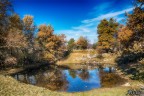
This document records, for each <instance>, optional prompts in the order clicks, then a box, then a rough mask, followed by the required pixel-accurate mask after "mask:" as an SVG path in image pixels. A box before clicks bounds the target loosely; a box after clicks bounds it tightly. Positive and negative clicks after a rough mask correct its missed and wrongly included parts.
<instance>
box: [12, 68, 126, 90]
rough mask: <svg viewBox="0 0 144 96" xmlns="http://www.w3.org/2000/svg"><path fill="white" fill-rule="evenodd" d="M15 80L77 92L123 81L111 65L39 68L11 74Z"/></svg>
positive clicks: (51, 88) (109, 85) (111, 85)
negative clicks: (86, 67) (76, 68)
mask: <svg viewBox="0 0 144 96" xmlns="http://www.w3.org/2000/svg"><path fill="white" fill-rule="evenodd" d="M12 76H13V77H15V78H16V79H17V80H19V81H21V82H24V83H28V84H33V85H36V86H40V87H45V88H48V89H50V90H55V91H66V92H79V91H87V90H91V89H94V88H100V87H113V86H116V85H119V84H122V83H123V81H124V80H123V79H122V78H121V77H120V76H118V75H117V74H115V73H114V68H113V67H106V68H104V67H102V66H100V67H98V68H96V69H92V70H86V69H81V70H71V69H61V68H40V69H37V70H35V69H33V70H28V71H24V72H21V73H17V74H14V75H12Z"/></svg>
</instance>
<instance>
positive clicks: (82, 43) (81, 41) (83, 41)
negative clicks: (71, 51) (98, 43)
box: [76, 36, 88, 49]
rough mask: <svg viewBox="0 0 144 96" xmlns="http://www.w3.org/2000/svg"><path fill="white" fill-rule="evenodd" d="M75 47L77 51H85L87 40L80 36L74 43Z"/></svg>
mask: <svg viewBox="0 0 144 96" xmlns="http://www.w3.org/2000/svg"><path fill="white" fill-rule="evenodd" d="M76 45H77V48H78V49H87V46H88V40H87V39H86V38H85V37H83V36H80V37H79V39H78V40H77V42H76Z"/></svg>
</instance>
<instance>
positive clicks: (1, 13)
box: [0, 0, 13, 66]
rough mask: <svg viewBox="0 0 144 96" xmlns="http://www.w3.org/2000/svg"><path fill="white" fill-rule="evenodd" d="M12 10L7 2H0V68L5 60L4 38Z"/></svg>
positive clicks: (0, 0) (4, 0) (7, 0)
mask: <svg viewBox="0 0 144 96" xmlns="http://www.w3.org/2000/svg"><path fill="white" fill-rule="evenodd" d="M12 10H13V8H12V5H11V2H9V0H0V66H1V65H3V64H4V60H5V58H6V53H7V47H6V38H7V35H8V29H9V16H10V15H11V13H12Z"/></svg>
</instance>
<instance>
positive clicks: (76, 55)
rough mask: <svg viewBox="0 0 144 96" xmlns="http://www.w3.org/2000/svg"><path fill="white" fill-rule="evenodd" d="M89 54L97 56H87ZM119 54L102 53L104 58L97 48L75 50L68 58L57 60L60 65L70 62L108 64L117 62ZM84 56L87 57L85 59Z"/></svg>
mask: <svg viewBox="0 0 144 96" xmlns="http://www.w3.org/2000/svg"><path fill="white" fill-rule="evenodd" d="M88 55H90V56H94V55H96V57H94V58H91V59H90V58H87V57H88ZM116 57H117V56H116V55H114V54H102V58H99V57H98V54H97V52H96V51H95V50H91V51H88V50H74V51H73V52H72V53H71V54H70V55H69V56H68V57H67V58H65V59H63V60H60V61H58V62H57V64H58V65H68V64H80V63H83V64H85V63H87V62H90V63H93V62H95V63H106V64H107V63H108V64H115V58H116ZM82 58H85V59H84V60H83V59H82Z"/></svg>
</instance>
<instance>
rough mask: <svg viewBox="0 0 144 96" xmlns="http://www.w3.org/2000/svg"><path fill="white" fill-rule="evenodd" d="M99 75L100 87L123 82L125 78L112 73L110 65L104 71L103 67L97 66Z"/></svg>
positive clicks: (112, 85)
mask: <svg viewBox="0 0 144 96" xmlns="http://www.w3.org/2000/svg"><path fill="white" fill-rule="evenodd" d="M99 75H100V76H99V77H100V81H101V87H114V86H117V85H120V84H123V83H124V82H125V81H126V80H125V79H124V78H122V77H120V76H119V75H118V74H116V73H114V72H113V70H112V67H109V70H108V71H104V69H103V68H99Z"/></svg>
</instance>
